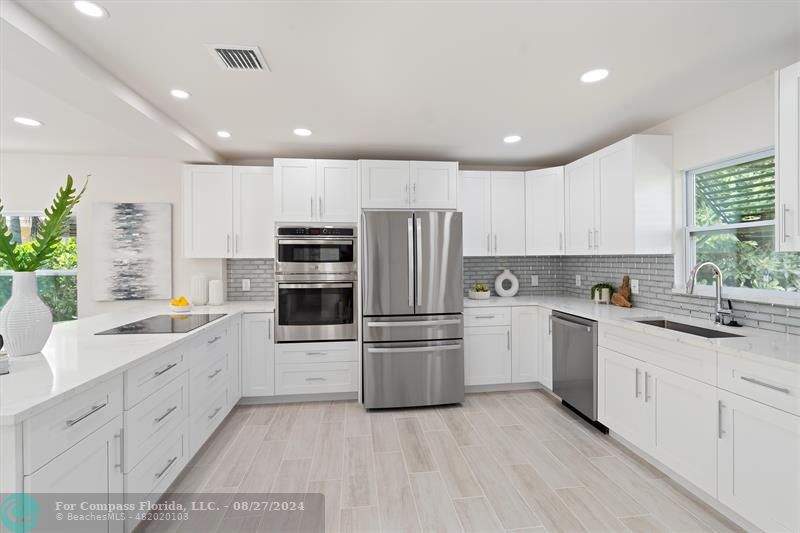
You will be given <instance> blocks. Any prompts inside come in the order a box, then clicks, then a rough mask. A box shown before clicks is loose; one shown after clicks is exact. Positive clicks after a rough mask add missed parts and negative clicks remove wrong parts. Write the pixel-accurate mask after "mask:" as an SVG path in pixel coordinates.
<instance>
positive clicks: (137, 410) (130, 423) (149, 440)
mask: <svg viewBox="0 0 800 533" xmlns="http://www.w3.org/2000/svg"><path fill="white" fill-rule="evenodd" d="M188 400H189V377H188V375H187V373H186V372H184V373H182V374H181V375H180V376H178V377H177V378H176V379H174V380H172V381H170V382H169V383H168V384H167V385H165V386H164V387H163V388H161V389H159V390H158V391H156V392H154V393H153V394H151V395H150V396H148V397H147V398H145V399H144V400H142V401H141V402H139V403H138V404H136V405H135V406H134V407H133V408H132V409H130V410H129V411H125V461H124V463H123V464H124V465H125V472H130V471H131V470H132V469H134V468H136V465H137V464H138V463H139V461H141V460H142V459H143V458H144V457H145V456H146V455H148V454H149V453H150V452H151V451H152V450H153V448H154V447H155V446H156V444H158V442H160V441H161V440H163V437H164V435H166V434H168V433H171V432H173V431H174V430H175V428H178V427H182V426H183V425H185V423H186V420H187V419H188V415H189V405H188Z"/></svg>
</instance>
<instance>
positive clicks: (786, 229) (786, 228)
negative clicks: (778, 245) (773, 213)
mask: <svg viewBox="0 0 800 533" xmlns="http://www.w3.org/2000/svg"><path fill="white" fill-rule="evenodd" d="M788 212H789V206H788V205H786V204H783V213H782V215H783V241H784V242H786V241H788V240H789V237H791V234H790V233H789V226H788V224H787V223H786V214H787V213H788Z"/></svg>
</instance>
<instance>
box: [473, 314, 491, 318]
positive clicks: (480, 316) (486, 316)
mask: <svg viewBox="0 0 800 533" xmlns="http://www.w3.org/2000/svg"><path fill="white" fill-rule="evenodd" d="M475 318H494V315H475Z"/></svg>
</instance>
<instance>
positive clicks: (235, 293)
mask: <svg viewBox="0 0 800 533" xmlns="http://www.w3.org/2000/svg"><path fill="white" fill-rule="evenodd" d="M273 263H274V261H273V260H272V259H228V264H227V266H228V269H227V270H228V280H227V285H228V300H231V301H252V300H272V299H274V297H275V285H274V282H275V269H274V265H273ZM243 279H249V280H250V290H249V291H243V290H242V280H243Z"/></svg>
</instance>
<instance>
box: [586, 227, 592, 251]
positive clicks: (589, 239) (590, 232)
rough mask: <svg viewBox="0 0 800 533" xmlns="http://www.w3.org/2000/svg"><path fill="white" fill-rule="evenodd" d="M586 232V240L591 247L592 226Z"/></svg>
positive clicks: (590, 247)
mask: <svg viewBox="0 0 800 533" xmlns="http://www.w3.org/2000/svg"><path fill="white" fill-rule="evenodd" d="M586 231H587V232H588V235H589V237H588V238H587V242H588V243H589V249H590V250H591V249H592V228H589V229H588V230H586Z"/></svg>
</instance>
